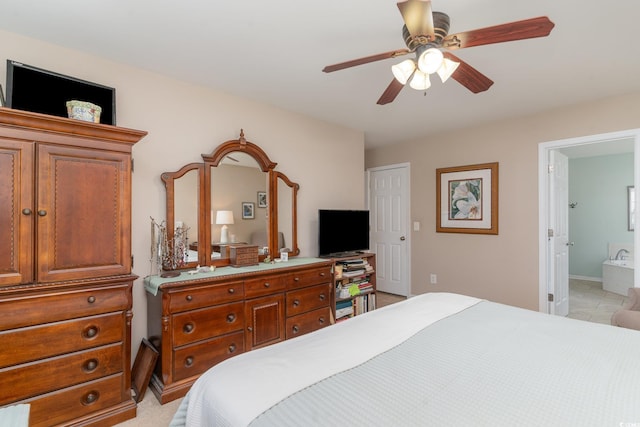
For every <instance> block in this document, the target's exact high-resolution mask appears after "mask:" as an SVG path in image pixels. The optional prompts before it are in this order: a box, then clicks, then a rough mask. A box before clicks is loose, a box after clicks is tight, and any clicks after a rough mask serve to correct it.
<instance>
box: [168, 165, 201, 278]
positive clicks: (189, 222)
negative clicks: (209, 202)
mask: <svg viewBox="0 0 640 427" xmlns="http://www.w3.org/2000/svg"><path fill="white" fill-rule="evenodd" d="M161 178H162V180H163V181H164V183H165V187H166V189H167V222H166V231H167V243H166V244H165V246H166V247H165V248H164V249H163V251H162V266H163V268H164V269H166V270H173V269H179V268H187V267H190V266H195V265H197V264H198V263H199V261H200V259H199V256H198V248H197V245H198V241H201V240H202V239H201V238H200V237H201V234H200V233H201V230H202V228H201V227H200V225H201V224H202V222H203V219H202V212H203V210H202V207H203V206H204V198H203V197H202V189H203V188H204V185H203V184H204V165H202V164H200V163H191V164H188V165H186V166H184V167H182V168H181V169H180V170H178V171H176V172H165V173H163V174H162V175H161Z"/></svg>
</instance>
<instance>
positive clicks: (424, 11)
mask: <svg viewBox="0 0 640 427" xmlns="http://www.w3.org/2000/svg"><path fill="white" fill-rule="evenodd" d="M398 9H400V14H401V15H402V19H403V20H404V25H403V26H402V36H403V38H404V42H405V44H406V45H407V48H405V49H398V50H393V51H391V52H384V53H379V54H377V55H371V56H366V57H364V58H359V59H353V60H351V61H346V62H341V63H339V64H334V65H328V66H326V67H324V68H323V70H322V71H324V72H325V73H331V72H333V71H338V70H343V69H345V68H350V67H355V66H357V65H363V64H368V63H370V62H375V61H381V60H383V59H389V58H396V57H399V56H402V55H407V54H409V53H415V55H416V58H415V60H414V59H408V60H405V61H403V62H401V63H399V64H396V65H394V66H393V67H392V68H391V69H392V72H393V75H394V79H393V80H392V81H391V84H389V86H388V87H387V89H386V90H385V91H384V93H383V94H382V96H381V97H380V99H378V104H380V105H384V104H388V103H390V102H392V101H393V100H394V99H395V98H396V96H398V94H399V93H400V91H401V90H402V88H403V87H404V86H405V85H406V84H407V83H409V85H410V86H411V87H412V88H414V89H417V90H426V89H427V88H429V86H430V85H431V83H430V81H429V75H430V74H434V73H437V74H438V75H439V76H440V78H441V80H442V81H443V82H444V81H446V80H447V79H448V78H449V77H452V78H453V79H454V80H456V81H457V82H458V83H460V84H461V85H463V86H464V87H466V88H467V89H469V90H470V91H471V92H473V93H479V92H483V91H485V90H487V89H489V87H491V85H492V84H493V81H492V80H491V79H489V78H488V77H487V76H485V75H484V74H482V73H480V72H479V71H478V70H476V69H475V68H473V67H472V66H471V65H469V64H467V63H466V62H464V61H463V60H461V59H460V58H458V57H457V56H455V55H453V54H452V53H451V52H449V51H451V50H456V49H463V48H467V47H473V46H482V45H488V44H493V43H503V42H508V41H514V40H523V39H530V38H535V37H546V36H548V35H549V33H551V30H552V29H553V27H554V23H553V22H551V21H550V20H549V18H547V17H546V16H540V17H538V18H531V19H525V20H523V21H515V22H509V23H507V24H502V25H495V26H492V27H486V28H480V29H477V30H472V31H465V32H462V33H456V34H448V33H449V22H450V21H449V16H448V15H447V14H445V13H442V12H432V10H431V1H430V0H406V1H402V2H399V3H398Z"/></svg>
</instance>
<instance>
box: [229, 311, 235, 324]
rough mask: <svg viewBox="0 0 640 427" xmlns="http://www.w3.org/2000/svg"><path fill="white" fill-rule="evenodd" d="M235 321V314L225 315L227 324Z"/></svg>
mask: <svg viewBox="0 0 640 427" xmlns="http://www.w3.org/2000/svg"><path fill="white" fill-rule="evenodd" d="M235 320H236V315H235V313H230V314H228V315H227V322H229V323H233V322H235Z"/></svg>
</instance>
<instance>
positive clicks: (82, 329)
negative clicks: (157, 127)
mask: <svg viewBox="0 0 640 427" xmlns="http://www.w3.org/2000/svg"><path fill="white" fill-rule="evenodd" d="M145 135H146V132H142V131H137V130H132V129H125V128H119V127H116V126H109V125H101V124H95V123H90V122H83V121H78V120H72V119H67V118H62V117H54V116H48V115H43V114H36V113H30V112H25V111H19V110H12V109H9V108H0V343H2V344H1V345H0V407H2V406H7V405H12V404H16V403H29V404H30V425H33V426H49V425H61V424H62V425H96V426H97V425H100V426H104V425H113V424H116V423H118V422H121V421H124V420H126V419H129V418H132V417H135V415H136V404H135V402H134V401H133V399H132V397H131V373H130V366H131V356H130V354H131V319H132V316H133V314H132V312H131V306H132V299H131V298H132V294H131V289H132V285H133V281H134V279H135V278H136V276H134V275H132V274H131V267H132V258H131V169H132V163H131V151H132V146H133V144H135V143H136V142H137V141H139V140H140V139H141V138H142V137H144V136H145Z"/></svg>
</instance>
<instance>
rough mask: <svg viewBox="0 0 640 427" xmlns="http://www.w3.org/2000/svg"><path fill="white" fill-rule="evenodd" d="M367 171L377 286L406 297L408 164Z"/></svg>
mask: <svg viewBox="0 0 640 427" xmlns="http://www.w3.org/2000/svg"><path fill="white" fill-rule="evenodd" d="M368 172H369V182H368V184H369V194H368V201H369V211H370V213H371V249H372V250H373V252H375V254H376V286H377V289H378V290H379V291H382V292H388V293H392V294H396V295H403V296H409V293H410V289H411V286H410V283H409V278H410V276H411V275H410V274H409V269H410V263H409V248H410V242H409V237H410V236H409V234H408V232H407V231H408V230H407V224H408V223H409V211H410V209H409V194H410V193H409V165H408V164H403V165H391V166H385V167H380V168H372V169H369V170H368Z"/></svg>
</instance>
